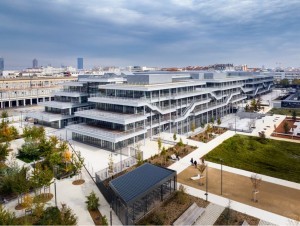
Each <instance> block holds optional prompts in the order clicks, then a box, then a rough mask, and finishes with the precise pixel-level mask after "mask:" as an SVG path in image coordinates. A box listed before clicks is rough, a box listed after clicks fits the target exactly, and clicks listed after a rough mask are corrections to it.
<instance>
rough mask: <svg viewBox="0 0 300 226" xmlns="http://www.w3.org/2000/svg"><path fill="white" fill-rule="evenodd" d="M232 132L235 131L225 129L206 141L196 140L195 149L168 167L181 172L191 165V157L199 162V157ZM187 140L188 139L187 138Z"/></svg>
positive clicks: (230, 135) (232, 134) (228, 136)
mask: <svg viewBox="0 0 300 226" xmlns="http://www.w3.org/2000/svg"><path fill="white" fill-rule="evenodd" d="M234 134H235V133H234V132H233V131H226V132H225V133H223V134H221V135H220V136H218V137H216V138H215V139H213V140H211V141H210V142H208V143H201V142H198V148H197V149H196V150H195V151H193V152H192V153H190V154H188V155H187V156H185V157H183V158H182V159H180V160H179V161H177V162H175V163H174V164H172V165H171V166H169V169H172V170H176V171H177V174H179V173H181V172H182V171H183V170H185V169H186V168H187V167H188V166H190V165H191V163H190V160H191V158H193V159H194V160H196V161H197V162H200V158H201V157H203V156H204V155H206V154H207V153H208V152H210V151H211V150H213V149H214V148H215V147H217V146H218V145H220V144H221V143H222V142H223V141H225V140H227V139H228V138H230V137H232V136H234ZM188 142H190V141H189V140H188Z"/></svg>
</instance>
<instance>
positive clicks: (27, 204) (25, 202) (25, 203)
mask: <svg viewBox="0 0 300 226" xmlns="http://www.w3.org/2000/svg"><path fill="white" fill-rule="evenodd" d="M32 204H33V198H32V197H31V196H30V194H28V193H27V194H25V195H24V199H23V203H22V205H23V206H24V207H25V208H26V209H31V207H32Z"/></svg>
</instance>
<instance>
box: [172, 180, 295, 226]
mask: <svg viewBox="0 0 300 226" xmlns="http://www.w3.org/2000/svg"><path fill="white" fill-rule="evenodd" d="M177 184H178V186H179V185H181V184H180V183H177ZM184 187H185V188H186V191H187V193H188V194H190V195H193V196H196V197H199V198H202V199H205V191H202V190H199V189H196V188H193V187H190V186H187V185H184ZM208 201H209V202H211V203H215V204H218V205H220V206H223V207H227V206H228V203H229V200H228V199H227V198H224V197H221V196H218V195H215V194H211V193H208ZM230 208H231V209H233V210H236V211H238V212H241V213H244V214H247V215H250V216H253V217H256V218H258V219H262V220H264V221H266V222H270V223H272V224H276V225H290V224H291V223H294V224H295V225H297V223H298V222H296V221H293V220H291V219H290V218H287V217H283V216H280V215H278V214H274V213H271V212H268V211H265V210H262V209H258V208H255V207H253V206H249V205H245V204H243V203H240V202H236V201H234V200H230Z"/></svg>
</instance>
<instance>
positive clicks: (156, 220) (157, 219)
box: [150, 212, 166, 225]
mask: <svg viewBox="0 0 300 226" xmlns="http://www.w3.org/2000/svg"><path fill="white" fill-rule="evenodd" d="M165 218H166V216H165V214H163V213H161V212H155V213H154V214H153V216H152V220H151V222H150V223H151V224H154V225H164V220H165Z"/></svg>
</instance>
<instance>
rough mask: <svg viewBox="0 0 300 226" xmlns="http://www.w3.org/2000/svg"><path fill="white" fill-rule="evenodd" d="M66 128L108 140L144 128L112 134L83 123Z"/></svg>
mask: <svg viewBox="0 0 300 226" xmlns="http://www.w3.org/2000/svg"><path fill="white" fill-rule="evenodd" d="M67 128H68V129H71V130H72V129H73V130H77V131H80V132H87V133H89V134H94V135H100V136H102V137H109V138H118V137H122V136H125V135H129V134H133V133H136V132H139V131H143V130H145V128H144V126H141V127H136V128H135V129H130V130H127V131H120V132H112V131H110V130H106V129H103V128H99V127H96V126H92V125H88V124H85V123H81V124H74V125H71V126H68V127H67Z"/></svg>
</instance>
